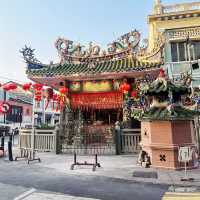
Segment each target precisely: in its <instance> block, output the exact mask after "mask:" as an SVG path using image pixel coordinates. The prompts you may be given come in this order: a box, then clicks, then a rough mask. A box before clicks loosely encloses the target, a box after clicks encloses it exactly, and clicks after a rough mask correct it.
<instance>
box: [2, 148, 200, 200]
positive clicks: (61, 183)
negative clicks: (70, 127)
mask: <svg viewBox="0 0 200 200" xmlns="http://www.w3.org/2000/svg"><path fill="white" fill-rule="evenodd" d="M14 155H15V156H16V155H18V152H17V151H14ZM37 156H38V157H40V158H41V162H40V163H39V162H37V161H34V162H31V163H30V164H29V165H28V164H27V162H26V161H25V160H19V161H13V162H10V161H8V160H7V159H6V158H5V159H1V160H0V191H1V196H0V199H2V200H11V199H16V200H20V199H24V200H35V199H37V200H40V199H42V200H48V199H56V200H57V199H58V200H65V199H66V200H68V199H70V200H71V199H77V200H79V199H80V200H81V199H82V200H84V199H85V200H86V199H91V200H92V199H102V200H110V199H116V200H121V199H123V200H126V199H127V200H129V199H132V197H133V196H134V197H135V199H141V200H143V199H147V198H148V199H152V200H156V199H162V198H163V199H164V198H165V197H164V196H165V195H166V194H168V193H166V192H174V191H175V192H176V193H179V192H185V193H184V194H191V195H197V194H199V193H198V192H199V191H200V189H199V185H200V173H199V172H200V169H196V170H191V171H189V172H188V177H190V178H194V181H193V182H182V181H180V179H181V178H182V177H183V176H184V172H183V171H172V170H155V169H152V168H149V169H147V168H142V167H141V166H138V165H137V157H138V156H137V154H135V155H134V154H132V155H120V156H99V157H98V162H99V163H100V164H101V167H100V168H97V169H96V171H92V167H91V166H75V168H74V170H71V169H70V167H71V164H72V163H73V156H72V155H66V154H60V155H55V154H54V153H50V152H46V153H39V154H37ZM77 161H78V162H84V161H87V162H94V157H93V156H77ZM141 191H142V192H141ZM176 193H173V194H176ZM190 198H191V199H192V198H193V196H191V197H190ZM195 198H196V197H194V199H195ZM198 198H199V196H198ZM166 199H167V198H166ZM177 199H178V198H177Z"/></svg>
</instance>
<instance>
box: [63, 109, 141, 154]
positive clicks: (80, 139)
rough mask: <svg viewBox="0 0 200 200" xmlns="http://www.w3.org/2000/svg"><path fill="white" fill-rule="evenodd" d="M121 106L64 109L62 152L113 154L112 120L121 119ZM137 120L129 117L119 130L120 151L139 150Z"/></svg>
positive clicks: (133, 151)
mask: <svg viewBox="0 0 200 200" xmlns="http://www.w3.org/2000/svg"><path fill="white" fill-rule="evenodd" d="M122 113H123V111H122V109H91V110H80V109H76V110H73V111H70V112H69V111H68V112H67V113H66V115H67V121H66V123H65V126H66V130H65V135H64V136H63V142H62V143H63V144H62V152H63V153H69V154H72V153H77V154H82V155H83V154H87V155H91V154H115V153H116V143H115V130H114V128H115V122H116V121H122V118H123V116H122V115H123V114H122ZM140 137H141V136H140V122H139V121H137V120H134V119H132V120H131V121H130V122H129V123H128V124H126V125H125V126H124V127H122V129H121V135H120V146H121V153H123V154H129V153H136V152H138V151H139V150H140V147H139V142H140Z"/></svg>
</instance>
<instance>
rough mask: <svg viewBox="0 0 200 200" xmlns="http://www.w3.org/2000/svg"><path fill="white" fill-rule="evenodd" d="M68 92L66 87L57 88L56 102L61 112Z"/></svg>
mask: <svg viewBox="0 0 200 200" xmlns="http://www.w3.org/2000/svg"><path fill="white" fill-rule="evenodd" d="M68 92H69V89H68V88H67V87H64V86H63V87H60V88H59V95H58V100H59V104H60V109H61V110H62V109H63V108H64V105H65V104H66V103H67V101H68V99H67V94H68Z"/></svg>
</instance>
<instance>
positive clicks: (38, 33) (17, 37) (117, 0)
mask: <svg viewBox="0 0 200 200" xmlns="http://www.w3.org/2000/svg"><path fill="white" fill-rule="evenodd" d="M153 1H154V0H139V1H138V0H0V5H1V6H0V81H4V82H5V81H9V80H16V81H18V82H20V83H23V82H27V81H28V79H27V77H26V74H25V70H26V65H25V63H24V61H23V58H22V56H21V54H20V53H19V50H20V49H21V48H23V47H24V46H25V45H28V46H31V47H32V48H34V49H36V50H35V54H36V57H37V59H39V60H40V61H41V62H42V63H46V64H48V63H50V61H53V62H54V63H55V62H59V57H58V54H57V50H56V48H55V47H54V42H55V40H56V39H57V38H58V37H64V38H67V39H70V40H73V41H76V42H80V43H81V44H83V45H86V46H87V44H88V43H89V42H90V41H93V42H95V43H96V44H99V45H101V46H104V47H106V45H107V44H108V43H110V42H112V41H113V40H115V39H116V38H118V37H119V36H121V35H122V34H124V33H127V32H129V31H131V30H133V29H137V30H139V31H140V32H141V33H142V37H143V38H147V37H148V26H147V16H148V15H149V14H151V13H152V9H153ZM194 1H195V0H163V1H162V2H163V4H174V3H183V2H194ZM197 1H198V0H197Z"/></svg>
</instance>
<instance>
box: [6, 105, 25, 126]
mask: <svg viewBox="0 0 200 200" xmlns="http://www.w3.org/2000/svg"><path fill="white" fill-rule="evenodd" d="M22 116H23V108H22V107H21V106H15V105H12V106H11V112H8V113H7V115H6V120H7V121H10V122H16V123H19V122H20V123H21V122H22Z"/></svg>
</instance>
